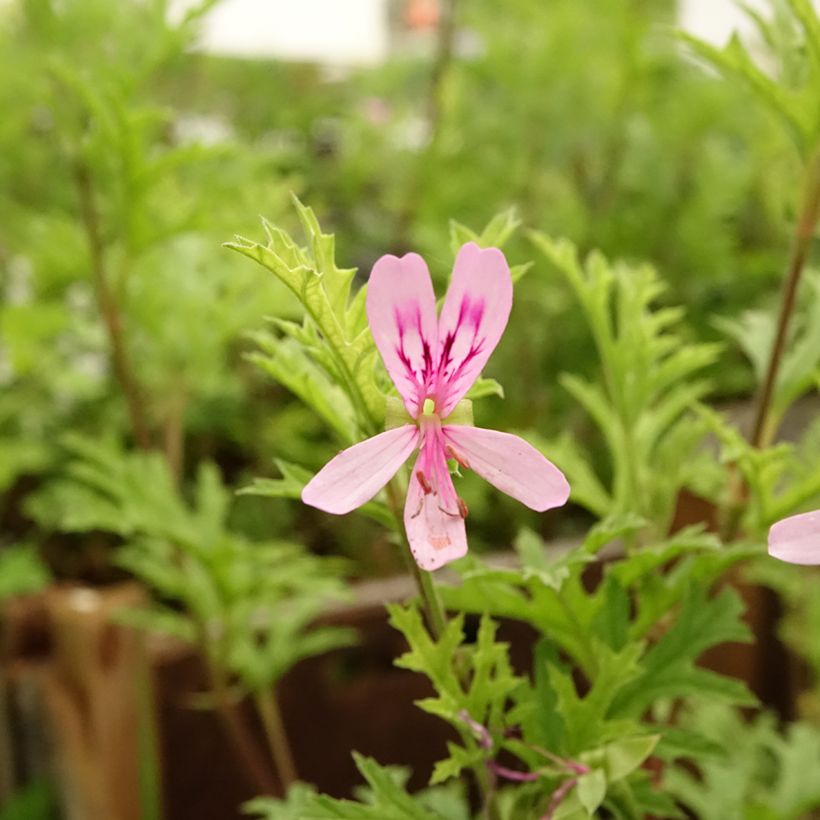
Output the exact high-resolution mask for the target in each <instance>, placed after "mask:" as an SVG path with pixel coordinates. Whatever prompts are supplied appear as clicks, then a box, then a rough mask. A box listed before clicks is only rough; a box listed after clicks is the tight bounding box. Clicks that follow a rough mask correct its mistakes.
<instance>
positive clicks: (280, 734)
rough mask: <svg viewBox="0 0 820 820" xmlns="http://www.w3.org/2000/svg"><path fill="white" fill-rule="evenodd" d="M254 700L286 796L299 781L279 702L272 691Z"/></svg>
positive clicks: (258, 694)
mask: <svg viewBox="0 0 820 820" xmlns="http://www.w3.org/2000/svg"><path fill="white" fill-rule="evenodd" d="M255 700H256V708H257V709H258V710H259V714H260V716H261V718H262V725H263V726H264V727H265V736H266V737H267V739H268V747H269V748H270V752H271V755H272V756H273V761H274V763H275V764H276V772H277V774H278V775H279V781H280V783H281V784H282V791H283V793H285V794H286V793H287V791H288V789H290V787H291V786H292V785H293V784H294V783H295V782H296V781H297V780H298V779H299V775H298V773H297V771H296V764H295V763H294V762H293V754H292V753H291V750H290V744H289V743H288V736H287V733H286V732H285V724H284V722H283V720H282V712H281V711H280V709H279V701H278V700H277V698H276V692H275V690H273V689H265V690H263V691H261V692H257V693H256V696H255Z"/></svg>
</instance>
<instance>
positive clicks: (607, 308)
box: [532, 234, 719, 533]
mask: <svg viewBox="0 0 820 820" xmlns="http://www.w3.org/2000/svg"><path fill="white" fill-rule="evenodd" d="M532 238H533V241H534V242H535V243H536V245H537V246H538V248H539V249H540V250H541V251H543V253H544V254H545V255H546V256H547V258H548V259H549V260H550V261H551V263H552V264H553V265H554V266H555V267H556V268H557V269H558V270H559V271H560V272H561V273H562V274H563V275H564V277H565V278H566V280H567V282H568V283H569V284H570V286H571V287H572V289H573V291H574V293H575V295H576V297H577V299H578V302H579V303H580V305H581V308H582V309H583V312H584V316H585V318H586V320H587V323H588V325H589V328H590V331H591V333H592V336H593V338H594V340H595V346H596V349H597V352H598V356H599V360H600V368H601V378H600V383H598V382H592V381H589V380H587V379H584V378H582V377H580V376H577V375H575V374H564V375H563V377H562V383H563V385H564V387H565V388H566V389H567V390H568V391H569V392H570V393H571V394H572V396H573V398H575V399H576V400H577V401H578V403H579V404H580V405H581V406H582V407H583V408H584V409H585V410H586V412H587V413H588V414H589V416H590V418H591V419H592V420H593V422H594V423H595V425H596V427H597V428H598V430H599V431H600V433H601V435H602V436H603V438H604V441H605V443H606V450H607V453H608V456H609V459H610V464H609V467H610V472H611V478H610V481H609V487H608V488H606V489H605V488H604V486H602V484H601V482H600V481H598V480H595V479H594V478H592V477H591V476H590V473H589V471H588V469H587V468H586V467H584V466H582V465H583V463H584V462H588V461H589V459H588V458H583V457H582V456H581V454H580V453H579V448H578V446H577V445H570V444H569V443H568V440H566V439H565V440H564V449H565V450H567V449H568V450H569V453H568V456H567V458H566V459H563V458H562V457H561V452H560V444H559V451H558V453H557V454H556V458H557V460H558V463H559V466H562V467H564V468H565V469H566V471H567V474H568V477H569V481H570V484H571V485H572V486H573V489H574V492H576V493H577V499H578V501H579V502H581V503H587V504H590V505H592V506H591V507H590V509H591V511H592V512H594V513H595V514H596V515H598V516H603V515H606V514H608V513H613V514H627V513H631V514H635V515H639V516H642V517H644V518H645V519H647V520H648V521H650V522H652V523H653V524H655V526H656V527H657V530H656V531H657V532H658V533H663V532H665V531H666V529H667V528H668V526H669V523H670V521H671V517H672V515H673V513H674V508H675V504H676V502H677V496H678V493H679V491H680V489H681V488H682V487H684V486H686V484H687V483H688V482H689V481H690V479H691V476H692V474H693V472H694V471H695V470H697V468H698V466H699V462H698V460H697V459H694V458H693V456H694V455H695V453H696V451H697V448H698V447H699V445H700V444H701V441H702V438H703V433H704V431H703V427H702V424H701V423H700V422H699V421H698V419H697V417H696V416H695V415H694V414H693V413H692V412H691V409H692V406H693V405H694V404H695V403H696V402H697V401H698V400H699V399H701V398H702V397H703V396H704V395H705V394H706V393H707V391H708V389H709V382H708V381H707V380H706V379H705V378H704V376H703V370H704V369H705V368H706V367H708V366H709V365H711V364H713V363H714V362H715V360H716V359H717V355H718V352H719V347H717V346H716V345H712V344H692V343H689V344H687V343H686V342H685V340H684V338H683V337H682V335H681V333H680V332H679V331H678V330H677V328H676V326H677V325H679V324H680V320H681V315H682V312H681V311H680V310H679V309H676V308H668V307H667V308H659V307H656V306H655V305H654V303H655V302H656V300H657V299H658V297H659V296H660V295H661V294H662V293H663V290H664V288H663V285H662V284H661V283H660V281H659V280H658V277H657V275H656V274H655V272H654V270H652V268H650V267H648V266H641V267H634V266H628V265H624V264H620V265H610V263H609V262H608V261H607V260H606V259H605V258H604V257H603V256H602V255H601V254H598V253H593V254H590V256H589V257H588V258H587V259H586V261H585V262H584V263H583V264H582V263H581V262H580V261H579V258H578V252H577V250H576V248H575V246H574V245H572V244H571V243H570V242H568V241H566V240H561V241H556V240H552V239H550V238H548V237H546V236H544V235H543V234H533V235H532ZM576 487H577V490H576V489H575V488H576Z"/></svg>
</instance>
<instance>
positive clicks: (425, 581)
mask: <svg viewBox="0 0 820 820" xmlns="http://www.w3.org/2000/svg"><path fill="white" fill-rule="evenodd" d="M387 499H388V506H389V507H390V512H392V513H393V518H395V520H396V532H397V533H398V535H399V538H400V540H401V545H402V554H403V556H404V559H405V561H406V563H407V567H408V569H409V570H410V574H411V575H412V576H413V580H414V581H415V582H416V588H417V589H418V591H419V597H420V598H421V601H422V604H423V605H424V614H425V617H426V619H427V628H428V629H429V630H430V634H431V635H432V636H433V638H435V639H436V640H438V639H439V638H440V637H441V636H442V634H443V633H444V628H445V626H446V625H447V616H446V614H445V613H444V607H442V605H441V600H440V598H439V596H438V592H437V591H436V587H435V584H433V579H432V577H431V574H430V573H429V572H427V571H425V570H423V569H421V567H419V565H418V564H417V563H416V559H415V558H414V557H413V553H412V551H411V549H410V542H409V541H408V540H407V532H406V531H405V529H404V520H403V518H402V503H401V494H400V491H399V488H398V486H397V484H396V479H393V480H392V481H390V482H389V483H388V485H387Z"/></svg>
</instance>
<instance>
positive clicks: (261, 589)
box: [31, 437, 353, 692]
mask: <svg viewBox="0 0 820 820" xmlns="http://www.w3.org/2000/svg"><path fill="white" fill-rule="evenodd" d="M67 447H68V450H69V452H70V453H71V455H72V456H73V458H72V461H71V462H70V463H69V465H68V468H67V470H66V476H65V478H64V479H62V480H60V481H58V482H55V483H54V484H52V485H51V486H49V487H47V488H46V489H45V490H44V491H43V493H42V494H40V495H39V496H37V497H36V499H35V500H34V502H32V504H31V507H32V512H33V513H34V514H35V515H37V517H38V518H39V520H40V521H41V523H42V524H43V525H46V526H47V525H51V526H56V527H58V528H59V529H61V530H63V531H74V532H88V531H91V530H104V531H108V532H112V533H117V534H118V535H120V536H122V538H123V539H124V542H125V543H124V544H123V545H122V546H120V547H119V548H118V562H119V564H120V565H121V566H122V567H124V568H126V569H127V570H128V571H129V572H131V573H132V574H133V575H134V576H136V577H137V578H140V579H141V580H142V581H144V582H145V583H146V584H147V585H148V586H149V588H151V589H152V590H153V591H154V592H155V594H156V595H157V601H156V602H155V603H154V604H153V605H152V606H151V607H150V608H149V609H143V610H135V611H131V612H129V613H127V614H126V615H124V616H123V617H125V618H126V619H127V621H128V622H129V623H132V624H135V625H138V626H141V627H144V628H147V629H152V630H155V631H158V632H165V633H168V634H171V635H174V636H175V637H177V638H179V639H182V640H184V641H186V642H187V643H191V644H195V645H197V646H200V647H201V648H202V649H204V650H205V651H206V652H207V653H208V655H209V656H210V657H211V658H212V660H213V661H214V662H215V663H217V664H218V665H219V666H220V667H224V668H226V669H227V670H228V671H229V672H231V673H232V674H234V675H235V676H236V677H237V678H238V679H239V680H240V681H241V682H242V684H243V685H244V686H245V687H246V688H247V689H248V690H250V691H253V692H260V691H264V690H265V689H269V688H270V687H271V686H272V685H273V684H275V683H276V681H278V680H279V679H280V678H281V677H282V675H283V674H284V673H285V672H286V671H287V670H288V669H289V668H290V667H291V666H293V664H295V663H296V662H297V661H299V660H300V659H302V658H305V657H310V656H311V655H317V654H321V653H323V652H326V651H328V650H329V649H333V648H335V647H338V646H341V645H344V644H347V643H349V642H350V641H351V640H352V638H353V635H352V633H351V632H350V630H346V629H341V628H335V627H317V626H314V625H313V622H314V621H315V619H316V618H317V617H318V616H319V615H320V614H322V613H323V612H324V611H325V609H326V607H327V605H328V603H329V601H331V600H334V599H338V598H340V597H343V592H342V589H343V588H342V585H341V580H340V576H341V572H342V570H343V567H342V566H341V565H340V563H339V562H338V561H334V560H330V559H321V558H317V557H315V556H313V555H310V554H309V553H307V552H305V551H304V550H303V549H302V548H300V547H298V546H297V545H295V544H289V543H284V542H252V541H249V540H248V539H246V538H245V537H243V536H241V535H239V534H238V533H235V532H233V531H232V530H231V529H230V528H229V526H228V513H229V509H230V505H231V494H230V492H229V491H228V490H227V489H226V488H225V486H224V485H223V484H222V481H221V479H220V477H219V473H218V471H217V470H216V468H215V467H214V466H213V465H210V464H207V463H204V464H202V465H201V467H200V469H199V472H198V475H197V479H196V482H195V484H194V486H193V487H192V488H191V499H190V501H187V500H186V499H185V498H184V497H183V496H182V495H181V494H180V492H179V490H178V489H177V488H176V486H175V484H174V481H173V479H172V477H171V475H170V473H169V471H168V467H167V465H166V463H165V461H164V459H163V458H162V457H161V456H160V455H159V454H156V453H130V454H128V453H123V452H122V451H121V450H120V449H118V448H117V447H115V446H112V445H111V444H110V443H103V444H100V443H97V442H91V441H89V440H87V439H81V438H76V437H75V438H72V439H70V440H69V441H68V442H67Z"/></svg>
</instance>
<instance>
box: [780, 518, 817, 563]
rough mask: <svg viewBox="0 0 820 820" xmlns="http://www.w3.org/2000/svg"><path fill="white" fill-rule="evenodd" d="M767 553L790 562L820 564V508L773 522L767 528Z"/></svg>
mask: <svg viewBox="0 0 820 820" xmlns="http://www.w3.org/2000/svg"><path fill="white" fill-rule="evenodd" d="M769 555H771V556H772V557H773V558H779V559H780V560H781V561H788V562H789V563H790V564H820V510H814V511H813V512H807V513H801V514H800V515H793V516H791V517H790V518H784V519H783V520H782V521H778V522H777V523H776V524H773V525H772V527H771V529H770V530H769Z"/></svg>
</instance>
